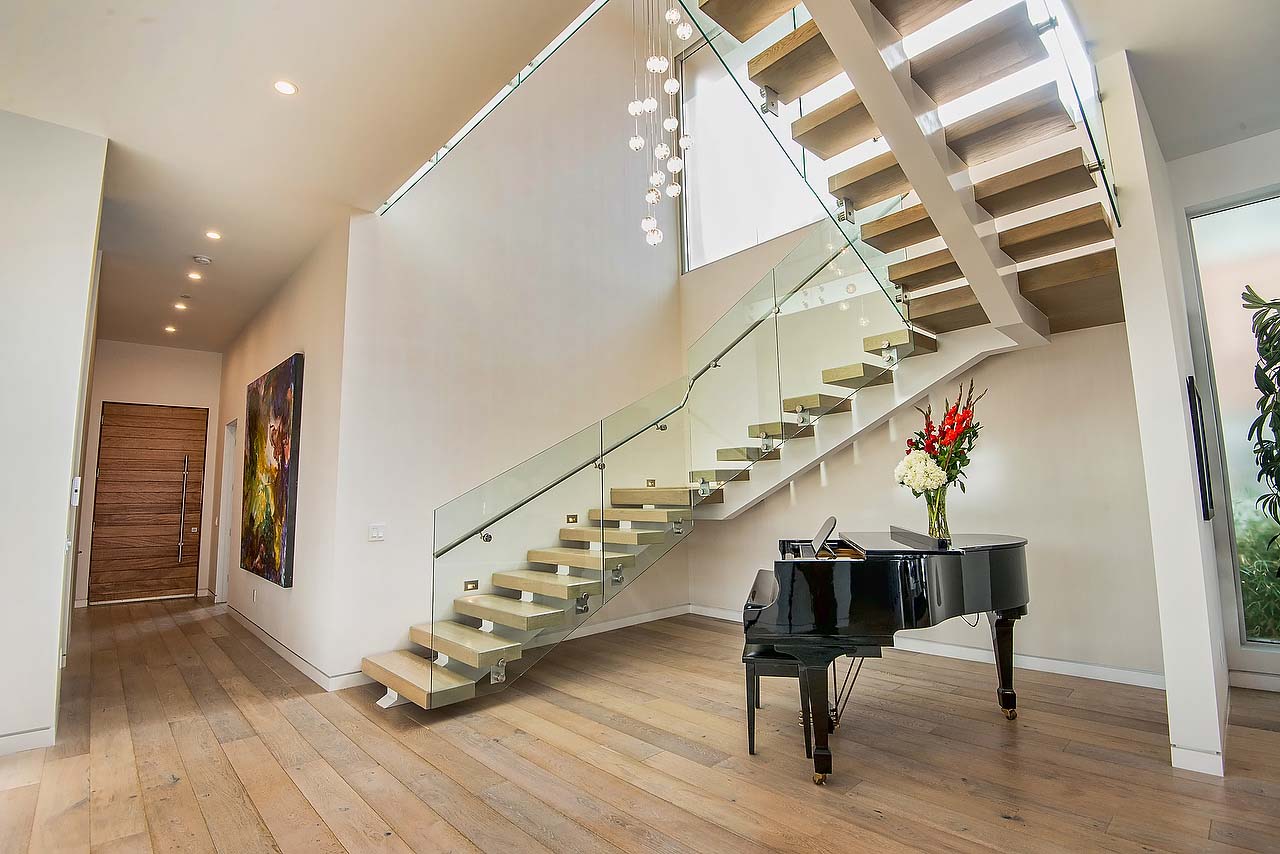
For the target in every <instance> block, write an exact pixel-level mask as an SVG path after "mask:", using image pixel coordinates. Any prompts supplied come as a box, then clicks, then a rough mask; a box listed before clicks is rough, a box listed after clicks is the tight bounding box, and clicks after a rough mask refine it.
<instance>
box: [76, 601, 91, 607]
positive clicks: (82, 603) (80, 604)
mask: <svg viewBox="0 0 1280 854" xmlns="http://www.w3.org/2000/svg"><path fill="white" fill-rule="evenodd" d="M75 607H77V608H88V607H89V600H88V599H77V600H76V601H75Z"/></svg>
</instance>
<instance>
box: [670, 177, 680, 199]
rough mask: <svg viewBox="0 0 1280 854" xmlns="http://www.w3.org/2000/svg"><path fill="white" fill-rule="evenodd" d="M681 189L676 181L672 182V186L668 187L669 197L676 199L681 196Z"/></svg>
mask: <svg viewBox="0 0 1280 854" xmlns="http://www.w3.org/2000/svg"><path fill="white" fill-rule="evenodd" d="M681 189H682V188H681V186H680V185H679V184H677V183H676V182H675V181H672V182H671V183H670V184H668V185H667V195H668V196H670V197H671V198H673V199H674V198H675V197H676V196H678V195H680V190H681Z"/></svg>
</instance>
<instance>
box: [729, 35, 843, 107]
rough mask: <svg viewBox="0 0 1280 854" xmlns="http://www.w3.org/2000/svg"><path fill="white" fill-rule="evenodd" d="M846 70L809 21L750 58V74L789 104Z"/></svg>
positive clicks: (824, 38) (780, 99) (759, 84)
mask: <svg viewBox="0 0 1280 854" xmlns="http://www.w3.org/2000/svg"><path fill="white" fill-rule="evenodd" d="M842 71H843V69H842V68H841V67H840V62H839V61H838V60H837V59H836V56H835V54H834V53H832V52H831V47H830V45H828V44H827V40H826V37H824V36H823V35H822V33H821V32H819V30H818V25H817V23H816V22H814V21H806V22H804V23H803V24H801V25H800V26H798V27H796V28H795V29H794V30H792V31H791V32H789V33H787V34H786V35H785V36H783V37H782V38H781V39H779V40H778V41H777V42H775V43H774V44H771V45H770V46H769V47H767V48H765V49H764V50H763V51H762V52H761V53H760V54H759V55H757V56H753V57H752V58H751V59H749V60H747V76H748V77H749V78H751V82H752V83H754V84H756V85H757V86H767V87H769V88H770V89H772V90H773V91H775V92H777V93H778V100H779V101H781V102H782V103H784V104H789V103H791V102H792V101H794V100H795V99H796V98H799V97H800V96H801V95H803V94H805V93H806V92H809V91H811V90H812V89H814V88H816V87H817V86H820V85H821V84H823V83H826V82H827V81H828V80H830V79H831V78H832V77H835V76H836V75H837V74H840V73H841V72H842Z"/></svg>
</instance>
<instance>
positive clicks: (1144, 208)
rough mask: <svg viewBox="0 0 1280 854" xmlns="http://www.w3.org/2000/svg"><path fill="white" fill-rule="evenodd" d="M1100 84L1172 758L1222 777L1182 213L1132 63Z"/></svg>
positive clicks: (1213, 585) (1222, 697)
mask: <svg viewBox="0 0 1280 854" xmlns="http://www.w3.org/2000/svg"><path fill="white" fill-rule="evenodd" d="M1098 77H1099V81H1100V84H1101V90H1102V96H1103V101H1102V103H1103V108H1104V110H1105V113H1106V123H1107V139H1108V143H1109V146H1110V149H1111V152H1110V153H1111V163H1110V164H1109V166H1110V171H1111V172H1112V174H1113V175H1114V176H1115V177H1116V183H1117V187H1118V199H1119V207H1120V219H1121V221H1122V223H1123V225H1122V227H1121V228H1120V229H1118V230H1117V232H1116V254H1117V256H1118V257H1119V261H1120V286H1121V292H1122V295H1123V297H1124V313H1125V323H1126V328H1127V333H1128V338H1129V359H1130V364H1131V369H1132V372H1133V387H1134V397H1135V399H1136V403H1137V409H1138V427H1139V432H1140V435H1141V441H1142V457H1143V467H1144V470H1145V473H1146V481H1147V504H1148V510H1149V513H1150V516H1151V539H1152V553H1153V555H1154V557H1155V573H1156V594H1157V597H1158V600H1159V606H1160V633H1161V639H1162V643H1163V648H1164V676H1165V691H1166V702H1167V704H1168V710H1169V742H1170V750H1171V755H1172V761H1173V764H1174V766H1175V767H1178V768H1186V769H1189V770H1193V771H1202V772H1205V773H1209V774H1216V775H1219V776H1221V775H1222V771H1223V757H1222V751H1223V745H1224V742H1225V733H1226V720H1227V664H1226V656H1225V653H1224V648H1223V634H1222V609H1221V606H1220V599H1219V593H1218V586H1217V581H1216V562H1215V559H1214V544H1213V529H1212V526H1211V524H1210V523H1209V522H1205V521H1204V520H1203V519H1202V518H1201V511H1200V503H1199V502H1200V494H1199V483H1198V481H1197V477H1196V470H1195V448H1194V445H1193V439H1192V432H1191V422H1190V415H1189V413H1188V408H1187V403H1188V402H1187V391H1186V378H1187V377H1188V376H1190V375H1191V374H1193V373H1194V366H1193V362H1192V355H1191V341H1190V337H1189V334H1188V325H1187V307H1186V291H1185V289H1184V284H1183V278H1182V270H1181V265H1180V263H1179V257H1178V245H1177V233H1178V228H1177V225H1178V217H1181V216H1183V215H1184V214H1183V212H1182V211H1176V210H1175V209H1174V205H1173V200H1172V194H1171V192H1170V188H1169V178H1168V173H1167V170H1166V167H1165V160H1164V157H1163V155H1162V154H1161V152H1160V145H1159V142H1158V141H1157V140H1156V136H1155V131H1154V130H1153V128H1152V125H1151V120H1150V117H1149V116H1148V115H1147V111H1146V107H1145V105H1144V104H1143V102H1142V94H1141V92H1140V91H1139V90H1138V87H1137V83H1136V81H1135V80H1134V78H1133V73H1132V69H1131V67H1130V64H1129V58H1128V55H1127V54H1126V53H1124V52H1121V53H1118V54H1115V55H1113V56H1110V57H1108V58H1107V59H1105V60H1103V61H1102V62H1100V63H1098ZM1104 486H1105V485H1102V484H1100V488H1102V487H1104ZM1082 535H1084V536H1087V532H1082Z"/></svg>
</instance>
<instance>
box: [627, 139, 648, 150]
mask: <svg viewBox="0 0 1280 854" xmlns="http://www.w3.org/2000/svg"><path fill="white" fill-rule="evenodd" d="M627 145H628V146H630V147H631V150H632V151H639V150H640V149H642V148H644V137H642V136H633V137H631V139H629V140H627Z"/></svg>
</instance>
